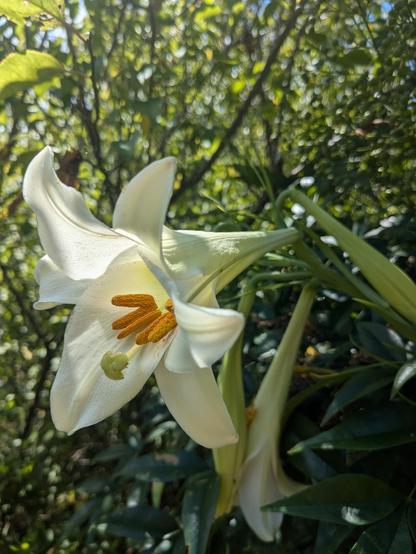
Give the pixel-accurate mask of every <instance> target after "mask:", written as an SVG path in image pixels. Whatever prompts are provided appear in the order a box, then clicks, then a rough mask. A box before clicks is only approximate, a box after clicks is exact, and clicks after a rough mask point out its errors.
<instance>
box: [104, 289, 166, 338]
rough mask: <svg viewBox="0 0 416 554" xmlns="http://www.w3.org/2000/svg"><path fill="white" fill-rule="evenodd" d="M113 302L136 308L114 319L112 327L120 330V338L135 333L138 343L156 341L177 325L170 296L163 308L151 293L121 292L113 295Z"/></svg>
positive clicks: (117, 304) (115, 304)
mask: <svg viewBox="0 0 416 554" xmlns="http://www.w3.org/2000/svg"><path fill="white" fill-rule="evenodd" d="M111 303H112V304H113V305H114V306H120V307H126V308H134V309H133V310H131V311H130V312H128V313H127V314H125V315H123V316H122V317H120V318H118V319H116V320H115V321H113V323H112V328H113V329H114V330H115V331H119V333H118V335H117V338H118V339H123V338H125V337H127V336H129V335H132V334H135V335H136V344H137V345H143V344H148V343H150V342H152V343H155V342H159V341H160V340H161V339H163V338H164V337H165V336H166V335H167V334H168V333H170V332H171V331H173V329H174V328H175V327H176V325H177V323H176V318H175V313H174V307H173V302H172V300H171V299H170V298H168V300H166V302H165V304H164V306H163V308H162V309H160V308H159V307H158V305H157V304H156V301H155V299H154V298H153V296H152V295H150V294H120V295H117V296H113V298H112V299H111Z"/></svg>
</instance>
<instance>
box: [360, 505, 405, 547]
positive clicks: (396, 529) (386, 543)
mask: <svg viewBox="0 0 416 554" xmlns="http://www.w3.org/2000/svg"><path fill="white" fill-rule="evenodd" d="M407 552H409V553H410V552H412V537H411V536H410V531H409V527H408V525H407V521H406V514H405V512H404V511H403V510H399V511H396V512H394V513H392V514H390V515H389V516H388V517H387V518H385V519H383V520H382V521H379V522H377V523H375V524H374V525H371V527H369V528H368V529H366V531H364V533H362V535H361V536H360V538H359V539H358V541H357V542H356V543H355V544H354V545H353V547H352V548H351V550H350V554H405V553H407Z"/></svg>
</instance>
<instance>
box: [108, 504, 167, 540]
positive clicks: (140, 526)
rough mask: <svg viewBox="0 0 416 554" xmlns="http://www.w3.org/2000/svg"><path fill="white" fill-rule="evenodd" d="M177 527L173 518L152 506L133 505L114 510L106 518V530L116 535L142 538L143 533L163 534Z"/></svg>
mask: <svg viewBox="0 0 416 554" xmlns="http://www.w3.org/2000/svg"><path fill="white" fill-rule="evenodd" d="M176 528H177V525H176V521H175V519H174V518H173V517H172V516H170V515H169V514H167V513H166V512H162V511H161V510H158V509H157V508H153V507H152V506H134V507H132V508H125V509H123V510H119V511H118V512H114V513H113V514H112V515H111V516H110V517H109V518H108V520H107V531H108V532H109V533H111V534H112V535H117V536H118V537H129V538H132V539H142V538H144V536H145V533H150V534H151V535H153V536H163V535H165V534H166V533H170V532H172V531H174V530H175V529H176Z"/></svg>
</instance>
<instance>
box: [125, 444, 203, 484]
mask: <svg viewBox="0 0 416 554" xmlns="http://www.w3.org/2000/svg"><path fill="white" fill-rule="evenodd" d="M205 469H207V465H206V463H205V462H204V461H202V460H201V459H200V458H198V456H197V455H196V454H194V453H193V452H188V451H185V450H181V451H177V452H169V453H165V454H146V455H145V456H140V458H134V459H132V460H129V461H128V462H127V463H126V464H125V465H124V466H123V467H122V468H121V469H120V470H119V471H118V472H117V475H120V476H123V477H134V478H136V479H140V480H143V481H151V480H157V481H166V482H167V481H176V480H177V479H184V478H185V477H189V476H190V475H193V474H194V473H198V472H200V471H203V470H205Z"/></svg>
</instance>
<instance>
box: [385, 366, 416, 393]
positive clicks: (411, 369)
mask: <svg viewBox="0 0 416 554" xmlns="http://www.w3.org/2000/svg"><path fill="white" fill-rule="evenodd" d="M414 377H416V362H413V363H411V362H409V363H406V364H403V365H402V367H401V368H400V369H399V371H398V372H397V373H396V377H395V378H394V382H393V386H392V389H391V397H392V398H393V397H394V396H396V394H397V393H398V392H399V390H400V389H401V388H402V387H403V386H404V385H405V384H406V383H407V382H408V381H410V379H413V378H414Z"/></svg>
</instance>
